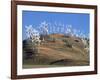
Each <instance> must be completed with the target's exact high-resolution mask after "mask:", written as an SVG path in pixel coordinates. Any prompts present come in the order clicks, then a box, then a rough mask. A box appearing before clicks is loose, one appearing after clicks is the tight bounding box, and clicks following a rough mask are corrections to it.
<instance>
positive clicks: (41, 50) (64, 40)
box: [23, 34, 89, 68]
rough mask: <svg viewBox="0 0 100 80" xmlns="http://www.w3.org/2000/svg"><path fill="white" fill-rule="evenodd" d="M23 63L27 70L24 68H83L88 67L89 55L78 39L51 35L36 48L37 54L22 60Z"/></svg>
mask: <svg viewBox="0 0 100 80" xmlns="http://www.w3.org/2000/svg"><path fill="white" fill-rule="evenodd" d="M23 54H28V53H23ZM23 62H24V68H27V67H25V66H27V65H31V67H34V66H35V67H46V66H47V65H49V66H50V67H52V66H54V65H55V66H84V65H89V53H88V52H86V51H85V49H84V44H83V43H82V41H81V39H80V38H77V37H71V36H64V35H63V34H51V35H49V36H48V38H47V39H46V40H45V41H44V42H42V43H41V45H40V46H38V53H37V54H36V55H34V57H33V58H30V59H24V60H23ZM32 65H33V66H32ZM28 67H29V66H28Z"/></svg>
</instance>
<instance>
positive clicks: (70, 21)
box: [22, 11, 90, 39]
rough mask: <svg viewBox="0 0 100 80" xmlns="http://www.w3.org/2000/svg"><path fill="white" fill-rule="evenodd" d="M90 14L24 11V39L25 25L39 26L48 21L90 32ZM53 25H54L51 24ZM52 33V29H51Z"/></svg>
mask: <svg viewBox="0 0 100 80" xmlns="http://www.w3.org/2000/svg"><path fill="white" fill-rule="evenodd" d="M89 18H90V16H89V14H82V13H81V14H80V13H55V12H39V11H38V12H37V11H23V12H22V29H23V39H25V26H26V25H27V26H28V25H33V26H34V28H38V27H39V25H40V23H41V22H43V21H46V22H48V23H51V24H52V25H53V24H55V22H56V23H57V24H60V23H61V24H64V25H72V28H74V29H77V30H80V31H82V32H83V33H84V34H85V35H87V34H88V33H89V26H90V24H89V23H90V20H89ZM51 27H53V26H51ZM51 33H52V31H51Z"/></svg>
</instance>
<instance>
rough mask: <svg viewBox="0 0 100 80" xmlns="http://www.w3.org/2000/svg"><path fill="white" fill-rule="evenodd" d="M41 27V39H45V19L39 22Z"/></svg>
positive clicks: (46, 32)
mask: <svg viewBox="0 0 100 80" xmlns="http://www.w3.org/2000/svg"><path fill="white" fill-rule="evenodd" d="M40 29H41V39H42V40H45V39H46V37H47V35H48V23H47V22H46V21H44V22H42V23H41V24H40Z"/></svg>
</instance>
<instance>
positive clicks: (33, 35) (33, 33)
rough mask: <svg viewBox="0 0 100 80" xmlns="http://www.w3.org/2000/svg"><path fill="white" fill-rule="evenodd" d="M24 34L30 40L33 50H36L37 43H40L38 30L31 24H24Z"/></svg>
mask: <svg viewBox="0 0 100 80" xmlns="http://www.w3.org/2000/svg"><path fill="white" fill-rule="evenodd" d="M26 36H27V38H28V39H29V40H31V43H32V47H33V49H34V51H36V50H37V49H38V48H37V47H38V45H39V44H40V42H41V40H40V35H39V32H38V31H37V30H36V29H34V28H33V27H32V25H29V26H26Z"/></svg>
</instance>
